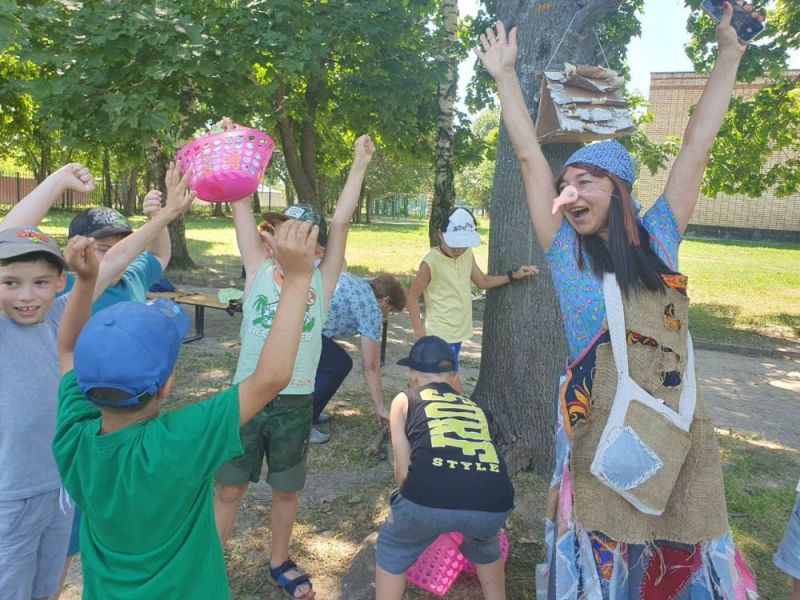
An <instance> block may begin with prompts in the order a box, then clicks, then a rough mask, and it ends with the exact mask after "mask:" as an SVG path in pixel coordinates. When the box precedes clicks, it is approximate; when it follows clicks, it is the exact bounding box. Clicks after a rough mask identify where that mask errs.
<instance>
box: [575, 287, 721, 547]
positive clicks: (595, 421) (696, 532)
mask: <svg viewBox="0 0 800 600" xmlns="http://www.w3.org/2000/svg"><path fill="white" fill-rule="evenodd" d="M623 304H624V312H625V322H626V328H627V330H628V336H627V337H628V339H629V343H628V366H629V370H630V374H631V376H632V377H633V379H634V380H635V381H636V382H637V383H638V384H639V385H640V386H642V387H643V388H644V389H645V390H647V391H648V392H650V393H651V394H653V395H654V396H657V397H659V398H662V399H663V400H665V402H666V403H667V404H668V405H669V406H670V407H671V408H673V409H677V407H678V401H679V398H680V393H681V389H682V387H681V386H682V385H683V384H682V381H683V372H684V369H685V360H686V356H685V354H686V352H685V349H686V336H687V328H688V323H689V314H688V313H689V300H688V298H686V297H685V296H683V295H681V294H680V293H678V292H677V291H675V290H673V289H671V288H667V290H666V291H665V292H664V293H661V292H648V291H640V292H638V293H631V294H630V295H629V296H628V297H625V296H623ZM606 325H607V324H606ZM632 332H633V333H635V334H639V335H631V333H632ZM634 340H635V341H634ZM631 342H633V343H631ZM595 369H596V371H595V376H594V383H593V386H592V392H591V410H590V413H589V419H588V420H587V421H585V422H582V423H580V425H578V426H577V427H575V429H574V430H573V447H572V454H571V457H570V469H571V473H572V477H573V497H574V510H575V520H576V522H577V523H578V525H579V526H580V527H581V528H583V529H585V530H587V531H600V532H602V533H603V534H605V535H607V536H608V537H610V538H611V539H613V540H616V541H621V542H627V543H644V542H647V541H654V540H666V541H673V542H680V543H685V544H695V543H698V542H701V541H706V540H711V539H715V538H718V537H720V536H722V535H724V534H725V533H727V531H728V514H727V510H726V507H725V495H724V488H723V483H722V470H721V468H720V463H719V448H718V446H717V438H716V433H715V432H714V425H713V423H712V422H711V420H710V419H709V416H708V412H707V410H706V408H705V404H704V402H703V399H702V396H701V395H700V390H699V389H698V390H697V405H696V408H695V414H694V420H693V422H692V426H691V429H690V438H691V447H690V449H689V453H688V455H687V456H686V460H685V462H684V463H683V467H682V468H681V470H680V474H679V476H678V479H677V481H676V483H675V487H674V488H673V490H672V493H671V495H670V498H669V501H668V503H667V508H666V510H665V511H664V513H663V514H661V515H660V516H651V515H646V514H644V513H642V512H640V511H638V510H637V509H636V508H635V507H634V506H633V505H631V504H630V503H629V502H628V501H627V500H625V499H624V498H623V497H622V496H620V495H619V494H617V493H616V492H614V491H613V490H611V489H610V488H608V487H606V486H605V485H604V484H603V483H601V482H600V481H599V480H598V479H597V478H596V477H595V476H594V475H592V474H591V473H590V471H589V468H590V466H591V463H592V460H593V458H594V455H595V451H596V449H597V445H598V442H599V440H600V436H601V434H602V432H603V429H604V427H605V425H606V421H607V420H608V415H609V412H610V410H611V404H612V401H613V399H614V395H615V393H616V388H617V374H616V369H615V367H614V357H613V355H612V352H611V345H610V343H606V344H602V345H600V346H599V347H598V348H597V352H596V364H595ZM677 375H680V381H681V383H680V384H678V385H672V384H674V381H675V380H676V379H677V377H676V376H677ZM665 384H670V385H672V386H671V387H668V385H665Z"/></svg>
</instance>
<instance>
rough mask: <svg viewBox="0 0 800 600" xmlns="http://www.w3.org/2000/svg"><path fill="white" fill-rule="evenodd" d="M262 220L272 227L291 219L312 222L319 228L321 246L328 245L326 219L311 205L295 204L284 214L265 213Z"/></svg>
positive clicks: (285, 210) (318, 240)
mask: <svg viewBox="0 0 800 600" xmlns="http://www.w3.org/2000/svg"><path fill="white" fill-rule="evenodd" d="M262 218H263V219H264V220H265V221H266V222H267V223H269V224H270V225H272V226H275V225H277V224H278V223H283V222H284V221H288V220H289V219H297V220H298V221H311V222H312V223H313V224H314V225H316V226H317V227H319V236H318V237H317V242H318V243H319V245H320V246H325V245H327V243H328V224H327V223H326V222H325V217H323V216H322V215H321V214H320V213H319V212H317V211H316V210H315V209H314V207H313V206H311V205H310V204H293V205H292V206H289V207H287V208H285V209H284V211H283V212H268V213H264V214H263V215H262Z"/></svg>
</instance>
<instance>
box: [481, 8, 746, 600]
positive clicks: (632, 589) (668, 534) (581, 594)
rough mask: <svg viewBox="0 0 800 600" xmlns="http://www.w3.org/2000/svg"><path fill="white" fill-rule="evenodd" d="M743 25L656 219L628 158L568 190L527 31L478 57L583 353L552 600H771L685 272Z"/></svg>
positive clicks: (575, 374)
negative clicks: (698, 343)
mask: <svg viewBox="0 0 800 600" xmlns="http://www.w3.org/2000/svg"><path fill="white" fill-rule="evenodd" d="M747 10H748V12H750V11H752V9H751V8H749V7H748V9H747ZM731 16H732V9H731V6H730V5H727V4H726V5H725V12H724V16H723V18H722V20H721V22H720V24H719V26H718V27H717V41H718V44H719V50H718V54H717V59H716V64H715V65H714V68H713V70H712V71H711V73H710V75H709V78H708V82H707V84H706V86H705V89H704V91H703V94H702V97H701V99H700V101H699V102H698V104H697V106H696V109H695V111H694V113H693V114H692V117H691V119H690V120H689V123H688V126H687V129H686V132H685V135H684V138H683V145H682V147H681V150H680V152H679V154H678V156H677V158H676V160H675V162H674V164H673V166H672V169H671V172H670V175H669V178H668V181H667V184H666V187H665V189H664V193H663V194H662V195H661V197H659V198H658V200H657V201H656V202H655V204H654V205H653V206H652V207H651V208H650V209H649V210H648V211H647V212H646V213H644V214H643V215H640V214H639V213H640V208H641V207H640V206H639V205H638V203H637V202H636V201H635V200H634V198H633V196H632V194H631V190H632V187H633V183H634V177H635V171H634V165H633V161H632V160H631V157H630V155H629V154H628V152H627V151H626V150H625V149H624V147H623V146H621V145H620V144H619V143H617V142H614V141H606V142H599V143H595V144H591V145H588V146H585V147H584V148H582V149H580V150H578V151H577V152H575V153H574V154H573V155H572V156H571V157H570V158H569V159H568V160H567V162H566V163H565V164H564V167H563V168H562V170H561V172H560V173H559V174H558V175H557V176H554V175H553V173H552V171H551V170H550V167H549V165H548V163H547V160H546V159H545V157H544V154H543V153H542V150H541V148H540V146H539V143H538V141H537V136H536V130H535V127H534V125H533V122H532V121H531V117H530V113H529V111H528V108H527V106H526V105H525V100H524V98H523V95H522V90H521V88H520V83H519V80H518V79H517V75H516V72H515V68H514V65H515V61H516V55H517V44H516V35H517V30H516V28H515V29H513V30H512V31H511V32H510V34H509V35H507V34H506V31H505V28H504V26H503V24H502V23H500V22H498V23H497V29H496V31H495V30H492V29H491V28H490V29H487V30H486V34H485V35H481V44H482V46H483V49H482V51H481V50H478V51H476V54H477V55H478V57H479V59H480V60H481V62H482V63H483V65H484V67H485V68H486V69H487V71H488V72H489V73H490V74H491V76H492V77H493V78H494V80H495V82H496V84H497V88H498V92H499V96H500V101H501V105H502V115H503V121H504V123H505V126H506V130H507V132H508V135H509V137H510V139H511V142H512V144H513V147H514V150H515V152H516V155H517V158H518V159H519V162H520V167H521V172H522V177H523V181H524V183H525V189H526V195H527V201H528V206H529V209H530V214H531V220H532V222H533V228H534V230H535V232H536V236H537V238H538V240H539V243H540V244H541V245H542V247H543V248H544V249H545V251H546V253H547V257H548V261H549V266H550V271H551V274H552V277H553V283H554V287H555V289H556V292H557V294H558V296H559V301H560V304H561V313H562V315H563V323H564V327H565V330H566V334H567V339H568V342H569V366H568V367H567V369H566V372H565V373H564V374H563V375H562V378H561V385H560V389H559V398H558V419H557V425H556V454H557V457H556V467H555V472H554V475H553V481H552V487H551V490H550V497H549V502H548V524H547V531H546V537H547V546H548V565H547V571H548V587H549V589H548V597H549V598H558V599H559V600H561V599H623V598H624V599H629V600H633V599H637V600H638V599H640V598H646V599H648V600H649V599H656V598H657V599H662V598H670V599H697V598H703V599H705V598H713V599H726V600H727V599H731V600H733V599H736V600H739V599H742V600H745V599H749V598H755V597H756V595H757V593H756V585H755V579H754V577H753V575H752V573H751V572H750V570H749V568H748V566H747V564H746V562H745V560H744V558H743V557H742V555H741V553H740V552H739V551H738V550H737V548H736V546H735V545H734V542H733V539H732V537H731V533H730V529H729V526H728V519H727V512H726V508H725V497H724V490H723V484H722V473H721V468H720V463H719V450H718V447H717V441H716V435H715V433H714V427H713V424H712V423H711V421H710V419H709V414H708V410H707V409H706V407H705V406H704V404H703V401H702V398H701V397H700V395H699V391H698V389H697V385H696V379H695V374H694V359H693V351H692V344H691V337H690V336H689V334H688V331H687V329H688V297H687V295H686V277H684V276H683V275H681V274H680V273H679V271H678V246H679V244H680V241H681V236H682V234H683V232H684V231H685V229H686V226H687V225H688V223H689V219H690V217H691V215H692V212H693V210H694V207H695V204H696V203H697V198H698V196H699V192H700V185H701V182H702V179H703V171H704V170H705V165H706V161H707V159H708V155H709V152H710V151H711V147H712V145H713V143H714V139H715V137H716V135H717V133H718V132H719V128H720V126H721V124H722V121H723V118H724V115H725V112H726V110H727V107H728V103H729V101H730V98H731V94H732V91H733V87H734V84H735V80H736V71H737V68H738V66H739V62H740V60H741V58H742V55H743V54H744V51H745V46H744V45H742V44H741V43H740V42H739V41H738V38H737V34H736V31H735V30H734V29H733V28H732V27H731V25H730V23H731ZM753 16H755V17H757V18H759V19H761V17H760V16H758V15H757V14H756V13H753ZM557 197H558V198H557ZM554 199H556V200H554Z"/></svg>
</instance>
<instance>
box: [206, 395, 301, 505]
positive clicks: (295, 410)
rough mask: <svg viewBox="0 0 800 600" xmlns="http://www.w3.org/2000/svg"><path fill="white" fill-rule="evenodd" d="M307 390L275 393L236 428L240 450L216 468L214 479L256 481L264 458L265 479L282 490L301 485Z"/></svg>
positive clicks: (224, 482) (230, 483)
mask: <svg viewBox="0 0 800 600" xmlns="http://www.w3.org/2000/svg"><path fill="white" fill-rule="evenodd" d="M312 416H313V399H312V396H311V394H306V395H292V396H289V395H287V396H278V397H277V398H275V400H273V401H272V402H270V403H269V404H268V405H267V406H266V407H265V408H264V409H262V410H261V411H260V412H259V413H258V414H257V415H256V416H255V417H253V418H252V419H250V421H248V422H247V423H246V424H245V425H244V427H242V428H241V429H240V430H239V434H240V435H241V438H242V447H243V448H244V454H242V455H241V456H238V457H236V458H234V459H232V460H230V461H228V462H227V463H225V464H224V465H222V467H221V468H220V469H219V471H217V483H221V484H222V485H241V484H243V483H246V482H248V481H252V482H257V481H258V480H259V478H260V476H261V466H262V464H263V462H264V458H265V457H266V459H267V470H268V472H267V483H268V484H269V485H270V486H272V487H274V488H275V489H277V490H280V491H282V492H295V491H298V490H301V489H303V485H304V484H305V481H306V457H307V455H308V435H309V433H310V432H311V418H312Z"/></svg>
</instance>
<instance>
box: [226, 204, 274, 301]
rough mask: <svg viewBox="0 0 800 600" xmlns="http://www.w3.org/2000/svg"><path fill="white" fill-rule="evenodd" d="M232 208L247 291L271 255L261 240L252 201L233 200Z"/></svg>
mask: <svg viewBox="0 0 800 600" xmlns="http://www.w3.org/2000/svg"><path fill="white" fill-rule="evenodd" d="M231 210H233V226H234V228H235V229H236V244H237V245H238V246H239V255H240V256H241V257H242V263H243V264H244V273H245V275H246V281H245V293H247V291H249V289H250V286H251V285H252V284H253V281H254V280H255V277H256V273H257V272H258V269H259V267H261V264H262V263H263V262H264V261H265V260H267V259H268V258H269V255H268V254H267V251H266V250H265V249H264V244H263V243H262V241H261V236H260V235H259V232H258V225H257V224H256V219H255V217H254V216H253V211H252V209H251V208H250V203H249V202H248V201H247V200H245V199H242V200H238V201H236V202H232V203H231Z"/></svg>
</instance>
